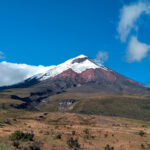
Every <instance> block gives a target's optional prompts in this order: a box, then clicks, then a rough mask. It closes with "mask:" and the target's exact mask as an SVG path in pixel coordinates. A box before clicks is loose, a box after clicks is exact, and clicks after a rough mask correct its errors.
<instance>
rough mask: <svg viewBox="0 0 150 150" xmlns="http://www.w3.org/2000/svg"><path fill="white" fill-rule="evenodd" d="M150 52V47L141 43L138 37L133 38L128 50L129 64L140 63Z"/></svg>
mask: <svg viewBox="0 0 150 150" xmlns="http://www.w3.org/2000/svg"><path fill="white" fill-rule="evenodd" d="M149 51H150V45H147V44H145V43H141V42H139V41H138V40H137V37H135V36H132V37H131V40H130V42H129V45H128V49H127V61H128V62H140V61H141V60H142V59H143V58H145V57H146V56H147V54H148V52H149Z"/></svg>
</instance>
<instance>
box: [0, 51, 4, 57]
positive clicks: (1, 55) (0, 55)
mask: <svg viewBox="0 0 150 150" xmlns="http://www.w3.org/2000/svg"><path fill="white" fill-rule="evenodd" d="M4 58H5V56H4V53H3V52H2V51H0V59H4Z"/></svg>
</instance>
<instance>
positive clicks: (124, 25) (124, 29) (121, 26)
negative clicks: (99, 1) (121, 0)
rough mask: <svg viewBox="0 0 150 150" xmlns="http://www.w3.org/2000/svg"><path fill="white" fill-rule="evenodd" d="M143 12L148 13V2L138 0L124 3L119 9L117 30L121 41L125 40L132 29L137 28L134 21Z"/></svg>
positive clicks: (149, 12) (149, 7)
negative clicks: (127, 3) (128, 3)
mask: <svg viewBox="0 0 150 150" xmlns="http://www.w3.org/2000/svg"><path fill="white" fill-rule="evenodd" d="M143 13H145V14H150V3H149V2H141V1H139V2H137V3H134V4H131V5H125V6H124V7H123V8H122V9H121V12H120V21H119V23H118V27H117V31H118V33H119V36H120V40H121V41H122V42H125V41H126V39H127V37H128V35H129V33H130V32H131V30H132V29H135V30H137V29H138V27H137V26H136V22H137V20H138V19H139V17H140V16H141V15H142V14H143Z"/></svg>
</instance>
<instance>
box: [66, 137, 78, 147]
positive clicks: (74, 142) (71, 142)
mask: <svg viewBox="0 0 150 150" xmlns="http://www.w3.org/2000/svg"><path fill="white" fill-rule="evenodd" d="M67 145H68V146H69V147H70V148H74V149H78V148H80V144H79V142H78V140H77V139H73V137H70V138H69V139H68V140H67Z"/></svg>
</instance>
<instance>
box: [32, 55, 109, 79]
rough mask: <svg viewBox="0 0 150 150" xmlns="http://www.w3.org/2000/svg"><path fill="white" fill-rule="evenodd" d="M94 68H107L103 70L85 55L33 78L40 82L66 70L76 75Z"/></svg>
mask: <svg viewBox="0 0 150 150" xmlns="http://www.w3.org/2000/svg"><path fill="white" fill-rule="evenodd" d="M96 68H103V69H105V70H107V68H105V67H104V66H102V65H101V64H97V63H95V62H94V61H92V60H91V59H90V58H89V57H87V56H85V55H79V56H77V57H75V58H72V59H69V60H67V61H66V62H64V63H62V64H60V65H57V66H52V67H51V69H49V70H48V71H47V72H44V73H41V74H38V75H36V76H34V77H35V78H37V79H40V80H46V79H48V78H50V77H55V76H56V75H58V74H60V73H62V72H64V71H66V70H68V69H72V70H73V71H75V72H76V73H82V72H83V71H85V70H87V69H96Z"/></svg>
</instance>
